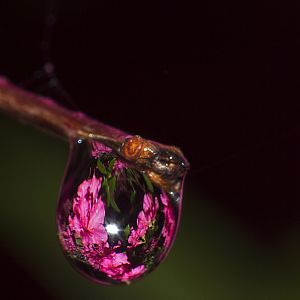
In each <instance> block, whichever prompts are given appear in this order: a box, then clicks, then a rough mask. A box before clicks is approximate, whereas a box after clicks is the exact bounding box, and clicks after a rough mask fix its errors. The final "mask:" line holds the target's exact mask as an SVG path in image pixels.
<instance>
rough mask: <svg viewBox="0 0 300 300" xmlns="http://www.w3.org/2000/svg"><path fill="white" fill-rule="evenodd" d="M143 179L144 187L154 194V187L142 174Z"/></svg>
mask: <svg viewBox="0 0 300 300" xmlns="http://www.w3.org/2000/svg"><path fill="white" fill-rule="evenodd" d="M143 177H144V180H145V182H146V186H147V189H148V190H149V191H150V192H151V193H153V192H154V187H153V184H152V182H151V181H150V179H149V177H148V176H147V175H146V174H143Z"/></svg>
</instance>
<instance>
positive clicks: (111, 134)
mask: <svg viewBox="0 0 300 300" xmlns="http://www.w3.org/2000/svg"><path fill="white" fill-rule="evenodd" d="M0 110H3V111H4V112H6V113H9V114H11V115H12V116H13V117H17V118H18V119H21V120H24V121H27V122H28V123H30V124H34V125H37V126H39V127H41V128H42V129H45V130H48V131H51V132H54V133H56V134H58V135H60V136H61V137H63V138H65V139H68V140H69V141H73V140H74V139H80V138H83V139H94V140H97V141H100V142H102V143H103V144H105V145H107V146H109V147H111V148H112V149H113V150H114V151H115V152H116V153H117V154H118V155H119V156H121V157H122V158H123V159H125V160H127V161H128V162H130V163H132V164H134V165H135V167H137V168H139V169H140V170H141V171H143V172H145V173H146V174H147V175H148V176H149V178H150V180H151V181H152V182H153V183H154V184H156V185H157V186H159V187H161V188H163V189H165V190H172V191H179V190H180V189H181V179H182V178H183V177H184V176H185V174H186V172H187V170H188V168H189V163H188V162H187V160H186V159H185V157H184V156H183V154H182V152H181V151H180V150H179V149H178V148H176V147H174V146H166V145H162V144H160V143H157V142H153V141H149V140H146V139H143V138H141V137H140V136H129V135H128V134H126V133H124V132H122V131H120V130H118V129H115V128H112V127H110V126H107V125H105V124H103V123H101V122H99V121H96V120H94V119H92V118H89V117H87V116H86V115H84V114H83V113H81V112H74V111H71V110H69V109H66V108H64V107H62V106H61V105H59V104H57V103H56V102H55V101H53V100H52V99H49V98H46V97H43V96H39V95H36V94H33V93H30V92H28V91H25V90H23V89H20V88H19V87H17V86H15V85H14V84H12V83H11V82H9V81H8V80H7V79H5V78H3V77H0Z"/></svg>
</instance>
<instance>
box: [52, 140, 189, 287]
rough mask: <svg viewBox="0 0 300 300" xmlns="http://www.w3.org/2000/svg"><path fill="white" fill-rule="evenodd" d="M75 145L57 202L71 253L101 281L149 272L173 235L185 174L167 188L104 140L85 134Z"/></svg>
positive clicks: (62, 231) (123, 279)
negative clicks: (107, 144) (163, 187)
mask: <svg viewBox="0 0 300 300" xmlns="http://www.w3.org/2000/svg"><path fill="white" fill-rule="evenodd" d="M71 148H72V150H71V154H70V159H69V163H68V166H67V170H66V173H65V178H64V182H63V185H62V188H61V193H60V198H59V202H58V208H57V226H58V236H59V240H60V243H61V245H62V248H63V250H64V253H65V255H66V257H67V258H68V260H69V261H70V262H71V263H72V264H73V265H74V266H75V267H76V268H77V269H78V270H79V271H80V272H81V273H82V274H84V275H85V276H87V277H88V278H90V279H91V280H93V281H95V282H97V283H100V284H125V283H126V284H128V283H130V282H131V281H132V280H136V279H139V278H141V277H143V276H145V275H146V274H147V273H149V272H151V271H152V270H154V269H155V268H156V267H157V266H158V265H159V263H160V262H161V261H162V260H163V259H164V258H165V256H166V255H167V253H168V252H169V250H170V248H171V246H172V243H173V241H174V238H175V235H176V230H177V227H178V223H179V219H180V210H181V193H182V185H183V180H184V175H183V176H182V177H181V178H180V179H179V181H178V182H176V183H174V184H175V185H176V188H175V190H172V189H169V190H168V191H164V190H163V189H161V188H159V187H158V185H157V184H155V182H151V178H149V177H148V175H147V174H146V173H145V172H143V170H140V169H138V168H137V167H136V166H135V165H133V164H130V163H129V162H125V161H124V160H122V159H121V158H120V156H118V154H117V153H115V152H114V151H113V150H112V149H110V148H109V147H107V146H105V145H103V144H100V143H98V142H95V141H91V140H81V143H78V141H77V142H74V144H73V145H72V147H71ZM178 185H180V186H181V188H178ZM178 199H179V201H178Z"/></svg>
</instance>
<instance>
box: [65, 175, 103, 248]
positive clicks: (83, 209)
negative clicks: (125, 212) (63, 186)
mask: <svg viewBox="0 0 300 300" xmlns="http://www.w3.org/2000/svg"><path fill="white" fill-rule="evenodd" d="M101 180H102V179H101V178H99V179H97V178H96V176H95V175H94V176H93V178H92V179H89V180H85V181H83V182H82V183H81V185H80V186H79V187H78V191H77V197H76V198H75V199H74V203H73V212H74V216H73V217H71V216H69V228H70V230H71V232H73V233H74V236H75V238H81V242H82V244H83V246H88V245H89V244H99V245H101V244H104V243H106V242H107V239H108V236H107V232H106V230H105V227H104V225H103V224H104V217H105V208H104V203H103V201H102V199H101V197H98V195H99V190H100V188H101Z"/></svg>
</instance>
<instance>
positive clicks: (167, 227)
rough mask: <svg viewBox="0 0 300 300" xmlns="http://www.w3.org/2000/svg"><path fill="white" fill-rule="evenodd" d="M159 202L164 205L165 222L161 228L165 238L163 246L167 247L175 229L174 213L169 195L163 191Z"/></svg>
mask: <svg viewBox="0 0 300 300" xmlns="http://www.w3.org/2000/svg"><path fill="white" fill-rule="evenodd" d="M160 199H161V202H162V204H163V205H164V209H163V212H164V215H165V223H164V226H163V229H162V236H163V237H164V238H165V241H164V247H165V248H168V247H169V246H170V244H171V242H172V239H173V235H174V231H175V215H174V211H173V208H172V206H171V203H170V199H169V197H168V196H167V195H166V194H165V193H163V194H162V195H161V196H160Z"/></svg>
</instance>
